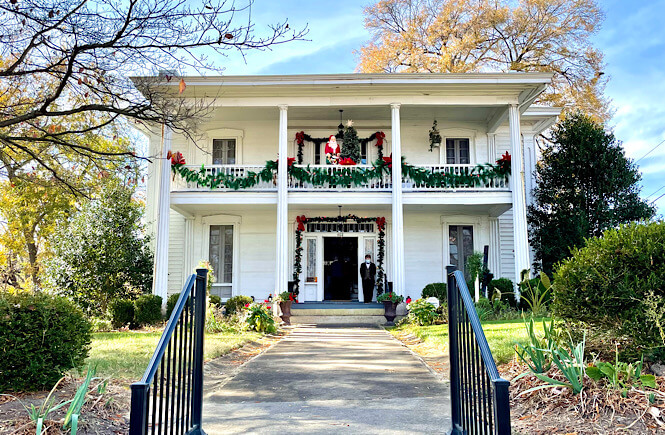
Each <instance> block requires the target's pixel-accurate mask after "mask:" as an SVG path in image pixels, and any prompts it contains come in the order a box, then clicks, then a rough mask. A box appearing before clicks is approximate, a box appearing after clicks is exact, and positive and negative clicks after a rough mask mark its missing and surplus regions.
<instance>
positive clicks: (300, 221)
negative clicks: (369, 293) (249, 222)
mask: <svg viewBox="0 0 665 435" xmlns="http://www.w3.org/2000/svg"><path fill="white" fill-rule="evenodd" d="M347 221H354V222H355V223H358V224H362V223H369V222H373V223H376V228H377V230H378V236H379V237H378V239H377V241H376V244H377V248H378V252H377V254H376V275H377V283H376V293H377V295H380V294H381V293H383V280H384V276H385V271H384V267H383V263H384V260H385V254H386V218H385V217H360V216H356V215H354V214H348V215H346V216H333V217H325V216H317V217H307V216H305V215H302V216H297V217H296V224H297V226H296V252H295V261H294V264H293V278H292V280H293V293H294V294H295V295H296V296H298V295H299V294H300V274H301V273H302V251H303V248H302V239H303V235H302V233H303V232H304V231H305V228H306V227H305V225H306V224H308V223H344V222H347Z"/></svg>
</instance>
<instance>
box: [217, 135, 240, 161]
mask: <svg viewBox="0 0 665 435" xmlns="http://www.w3.org/2000/svg"><path fill="white" fill-rule="evenodd" d="M235 163H236V140H235V139H213V141H212V164H213V165H235Z"/></svg>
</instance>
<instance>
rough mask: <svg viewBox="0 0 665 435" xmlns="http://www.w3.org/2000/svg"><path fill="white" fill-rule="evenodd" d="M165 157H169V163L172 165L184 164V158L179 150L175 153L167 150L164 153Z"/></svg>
mask: <svg viewBox="0 0 665 435" xmlns="http://www.w3.org/2000/svg"><path fill="white" fill-rule="evenodd" d="M166 158H167V159H169V158H170V159H171V164H172V165H184V164H185V158H184V157H183V155H182V153H181V152H180V151H178V152H176V153H175V154H172V153H171V151H169V152H168V153H167V154H166Z"/></svg>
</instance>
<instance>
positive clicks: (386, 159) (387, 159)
mask: <svg viewBox="0 0 665 435" xmlns="http://www.w3.org/2000/svg"><path fill="white" fill-rule="evenodd" d="M383 163H384V164H385V165H386V166H388V167H389V168H390V169H392V167H393V155H392V154H391V155H390V157H384V158H383Z"/></svg>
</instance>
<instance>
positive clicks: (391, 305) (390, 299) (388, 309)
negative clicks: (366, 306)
mask: <svg viewBox="0 0 665 435" xmlns="http://www.w3.org/2000/svg"><path fill="white" fill-rule="evenodd" d="M376 300H377V302H383V308H384V309H385V313H384V314H383V315H384V316H385V318H386V320H387V323H386V325H387V326H395V317H397V305H398V304H400V303H401V302H402V301H404V297H403V296H400V295H398V294H397V293H393V292H387V293H383V294H380V295H379V296H377V298H376Z"/></svg>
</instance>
